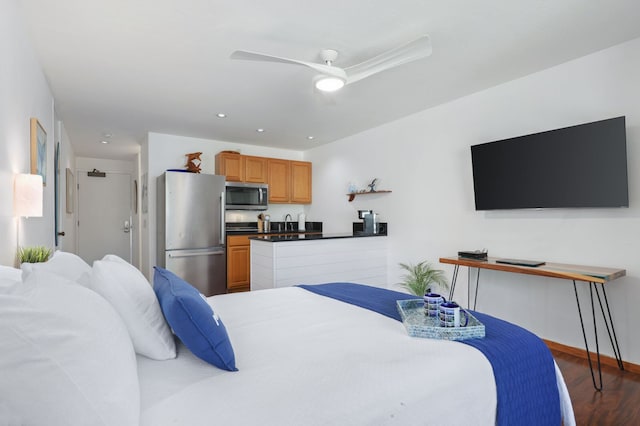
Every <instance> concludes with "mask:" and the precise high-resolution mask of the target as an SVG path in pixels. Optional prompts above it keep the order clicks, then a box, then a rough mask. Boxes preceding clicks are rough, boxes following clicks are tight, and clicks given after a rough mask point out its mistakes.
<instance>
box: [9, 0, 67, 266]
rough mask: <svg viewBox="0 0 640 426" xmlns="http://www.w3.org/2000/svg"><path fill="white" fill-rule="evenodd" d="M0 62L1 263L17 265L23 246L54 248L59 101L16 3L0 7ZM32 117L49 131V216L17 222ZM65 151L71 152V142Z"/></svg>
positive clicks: (46, 191) (46, 198)
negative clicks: (19, 178) (17, 179)
mask: <svg viewBox="0 0 640 426" xmlns="http://www.w3.org/2000/svg"><path fill="white" fill-rule="evenodd" d="M0 57H1V58H3V59H2V66H0V96H1V99H2V102H0V236H1V238H0V264H2V265H13V264H14V261H15V252H16V246H17V244H20V245H23V246H25V245H46V246H48V247H51V248H53V246H54V198H53V188H54V184H53V182H54V174H53V169H54V167H53V160H54V159H53V153H54V140H55V139H54V135H55V128H54V111H53V107H54V104H53V96H52V94H51V91H50V90H49V87H48V84H47V81H46V79H45V76H44V75H43V73H42V69H41V67H40V64H39V63H38V60H37V59H36V57H35V55H34V50H33V48H32V46H31V43H30V41H29V39H28V37H27V34H26V32H25V27H24V24H23V18H22V15H21V12H20V9H19V2H18V1H16V0H8V1H3V2H2V3H0ZM31 117H36V118H38V120H39V121H40V123H41V124H42V126H43V127H44V129H45V131H46V132H47V176H46V178H47V179H46V180H47V185H46V187H45V188H44V217H41V218H29V219H25V218H21V219H17V218H14V217H13V179H14V175H15V174H17V173H29V172H30V166H29V153H30V146H29V140H30V139H29V134H30V128H29V119H30V118H31ZM61 149H62V152H65V151H66V152H67V153H69V152H71V151H70V148H69V146H68V144H66V143H65V144H63V145H61ZM65 155H69V154H65ZM71 155H72V154H71ZM18 221H20V236H19V240H18V237H17V235H16V234H17V225H18Z"/></svg>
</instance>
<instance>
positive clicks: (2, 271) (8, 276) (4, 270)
mask: <svg viewBox="0 0 640 426" xmlns="http://www.w3.org/2000/svg"><path fill="white" fill-rule="evenodd" d="M0 280H10V281H22V270H21V269H18V268H12V267H11V266H4V265H0Z"/></svg>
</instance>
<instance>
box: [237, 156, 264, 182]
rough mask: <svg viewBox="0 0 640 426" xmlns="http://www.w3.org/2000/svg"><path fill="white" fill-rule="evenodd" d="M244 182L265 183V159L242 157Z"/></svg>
mask: <svg viewBox="0 0 640 426" xmlns="http://www.w3.org/2000/svg"><path fill="white" fill-rule="evenodd" d="M241 157H242V162H243V168H244V182H251V183H267V164H268V159H267V158H265V157H254V156H250V155H242V156H241Z"/></svg>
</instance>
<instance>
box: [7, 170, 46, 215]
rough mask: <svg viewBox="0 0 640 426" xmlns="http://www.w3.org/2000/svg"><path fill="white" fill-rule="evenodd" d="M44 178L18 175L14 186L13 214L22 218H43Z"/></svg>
mask: <svg viewBox="0 0 640 426" xmlns="http://www.w3.org/2000/svg"><path fill="white" fill-rule="evenodd" d="M42 196H43V190H42V176H40V175H29V174H18V175H16V177H15V181H14V184H13V212H14V215H16V216H21V217H41V216H42Z"/></svg>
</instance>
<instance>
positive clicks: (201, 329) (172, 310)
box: [153, 267, 238, 371]
mask: <svg viewBox="0 0 640 426" xmlns="http://www.w3.org/2000/svg"><path fill="white" fill-rule="evenodd" d="M154 269H155V272H154V276H153V289H154V290H155V292H156V295H157V296H158V301H159V302H160V307H161V308H162V313H163V314H164V317H165V318H166V319H167V322H168V323H169V325H170V326H171V328H172V329H173V331H174V333H175V334H176V335H177V336H178V338H179V339H180V340H182V342H183V343H184V344H185V346H186V347H187V348H189V349H190V350H191V352H193V353H194V355H196V356H197V357H198V358H200V359H203V360H205V361H207V362H208V363H210V364H213V365H215V366H216V367H218V368H221V369H223V370H229V371H238V369H237V368H236V360H235V355H234V354H233V347H231V342H230V341H229V336H228V335H227V329H226V328H225V326H224V324H223V323H222V320H221V319H220V318H218V315H216V313H215V312H213V309H212V308H211V306H210V305H209V304H208V303H207V301H206V299H205V297H204V296H203V295H202V294H200V292H199V291H198V290H196V289H195V288H194V287H193V286H192V285H191V284H189V283H187V282H186V281H184V280H183V279H182V278H180V277H178V276H177V275H175V274H174V273H173V272H170V271H167V270H166V269H162V268H158V267H154Z"/></svg>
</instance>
